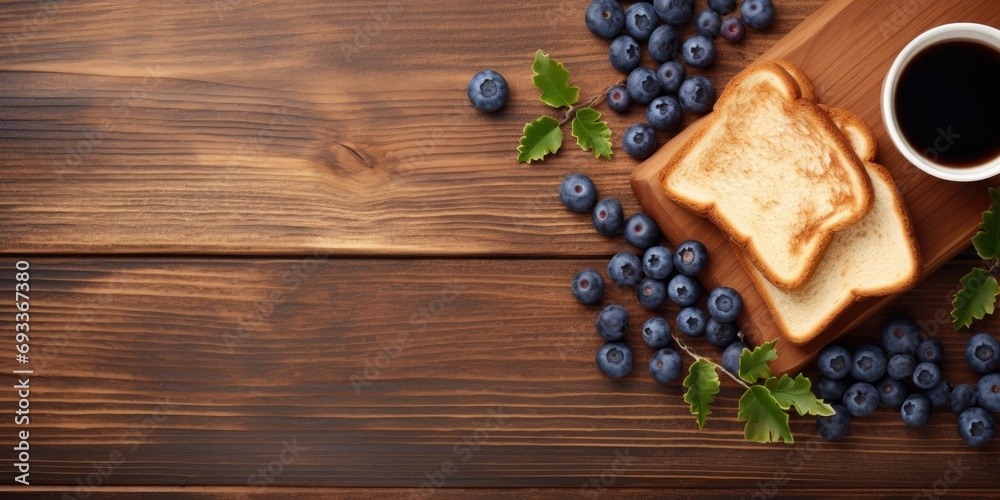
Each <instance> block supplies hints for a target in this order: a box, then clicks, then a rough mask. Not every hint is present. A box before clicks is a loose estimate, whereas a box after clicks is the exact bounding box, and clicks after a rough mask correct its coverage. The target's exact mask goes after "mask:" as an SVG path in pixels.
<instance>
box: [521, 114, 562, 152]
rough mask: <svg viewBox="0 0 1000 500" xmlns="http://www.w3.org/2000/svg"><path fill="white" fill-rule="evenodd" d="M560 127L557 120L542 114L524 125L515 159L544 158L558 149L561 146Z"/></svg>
mask: <svg viewBox="0 0 1000 500" xmlns="http://www.w3.org/2000/svg"><path fill="white" fill-rule="evenodd" d="M562 140H563V135H562V129H560V128H559V120H556V119H555V118H552V117H551V116H543V117H541V118H539V119H537V120H535V121H533V122H531V123H529V124H527V125H525V126H524V136H522V137H521V145H520V146H518V147H517V153H518V154H517V161H519V162H521V163H531V162H532V161H534V160H544V159H545V155H548V154H550V153H555V152H556V151H559V148H560V147H561V146H562Z"/></svg>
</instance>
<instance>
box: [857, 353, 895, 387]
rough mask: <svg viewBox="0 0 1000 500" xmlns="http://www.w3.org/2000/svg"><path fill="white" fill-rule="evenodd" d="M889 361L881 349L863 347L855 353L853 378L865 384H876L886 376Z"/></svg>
mask: <svg viewBox="0 0 1000 500" xmlns="http://www.w3.org/2000/svg"><path fill="white" fill-rule="evenodd" d="M887 364H889V360H888V359H887V358H886V357H885V352H884V351H882V348H881V347H878V346H874V345H871V344H868V345H863V346H861V347H859V348H857V349H856V350H855V351H854V357H853V358H852V360H851V376H852V377H854V378H855V379H857V380H861V381H863V382H874V381H876V380H878V379H880V378H882V377H883V376H885V368H886V365H887Z"/></svg>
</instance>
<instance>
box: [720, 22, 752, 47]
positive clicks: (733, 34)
mask: <svg viewBox="0 0 1000 500" xmlns="http://www.w3.org/2000/svg"><path fill="white" fill-rule="evenodd" d="M720 32H721V34H722V38H725V39H726V41H727V42H731V43H739V42H740V41H742V40H743V37H744V36H745V35H746V32H747V29H746V28H745V27H744V26H743V21H740V18H738V17H727V18H726V19H725V20H723V21H722V27H721V28H720Z"/></svg>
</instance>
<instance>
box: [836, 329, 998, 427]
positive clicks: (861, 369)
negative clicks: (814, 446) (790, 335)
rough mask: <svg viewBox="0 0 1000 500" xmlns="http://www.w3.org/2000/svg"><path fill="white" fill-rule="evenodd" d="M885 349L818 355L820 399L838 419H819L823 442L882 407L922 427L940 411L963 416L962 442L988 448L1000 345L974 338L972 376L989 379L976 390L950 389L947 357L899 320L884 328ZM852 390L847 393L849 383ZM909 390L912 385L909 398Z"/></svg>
mask: <svg viewBox="0 0 1000 500" xmlns="http://www.w3.org/2000/svg"><path fill="white" fill-rule="evenodd" d="M881 344H882V346H881V347H879V346H876V345H863V346H861V347H858V348H857V349H855V350H854V352H853V353H852V352H851V351H849V350H848V349H847V348H845V347H843V346H839V345H831V346H827V347H826V348H824V349H823V350H822V351H820V354H819V359H818V363H819V371H820V373H822V374H823V378H822V379H820V381H819V383H818V384H817V386H816V391H817V395H818V396H819V397H821V398H823V399H824V400H826V401H827V402H833V401H840V402H842V403H840V404H837V403H835V404H833V405H832V406H833V408H834V409H835V410H836V412H837V413H836V414H835V415H832V416H829V417H819V420H818V421H817V427H818V428H819V434H820V436H822V437H823V438H824V439H827V440H829V441H837V440H840V439H842V438H843V437H844V436H845V435H846V434H847V429H848V427H849V426H850V422H851V418H852V417H863V416H865V415H869V414H871V413H872V412H874V411H875V408H877V407H878V406H880V405H881V406H884V407H888V408H898V409H899V413H900V416H901V417H902V419H903V422H905V423H906V425H908V426H910V427H914V428H917V427H923V426H924V425H927V423H928V422H929V421H930V419H931V413H932V409H933V408H934V407H936V406H949V407H951V410H952V411H954V412H955V413H958V414H959V417H958V435H959V436H961V438H962V439H963V440H964V441H965V442H966V443H968V444H969V445H971V446H982V445H985V444H986V443H988V442H989V441H990V440H991V439H992V438H993V433H994V421H993V416H992V415H990V412H993V413H998V412H1000V373H998V372H995V371H994V370H996V369H997V367H998V366H1000V341H997V339H996V338H994V337H993V336H992V335H989V334H986V333H980V334H978V335H975V336H973V337H972V338H971V339H970V340H969V343H968V346H967V347H966V349H965V359H966V362H967V363H968V365H969V368H971V369H972V370H973V371H975V372H977V373H980V374H985V375H984V376H983V377H982V378H980V379H979V383H978V384H977V387H975V388H974V387H972V386H970V385H968V384H962V385H959V386H957V387H955V388H952V387H951V386H950V385H949V384H948V382H947V381H946V380H944V379H943V378H942V377H941V368H940V365H941V361H942V360H943V359H944V349H943V347H942V345H941V342H940V341H938V340H937V339H936V338H933V337H930V338H926V339H921V335H920V332H919V330H918V328H917V325H916V324H914V323H913V322H912V321H910V320H908V319H894V320H891V321H889V322H887V323H886V324H885V325H884V326H883V327H882V342H881ZM849 380H852V381H853V383H851V384H850V386H848V383H849V382H848V381H849ZM908 385H912V387H913V391H912V392H911V390H910V388H909V387H908Z"/></svg>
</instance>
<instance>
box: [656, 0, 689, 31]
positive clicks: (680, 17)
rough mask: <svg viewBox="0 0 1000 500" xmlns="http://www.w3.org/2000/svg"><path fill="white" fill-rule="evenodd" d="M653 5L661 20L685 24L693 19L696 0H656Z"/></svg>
mask: <svg viewBox="0 0 1000 500" xmlns="http://www.w3.org/2000/svg"><path fill="white" fill-rule="evenodd" d="M653 7H654V8H655V9H656V14H657V15H659V16H660V20H661V21H663V22H665V23H667V24H672V25H674V26H683V25H685V24H687V22H688V21H689V20H691V13H692V12H694V0H654V2H653Z"/></svg>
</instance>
